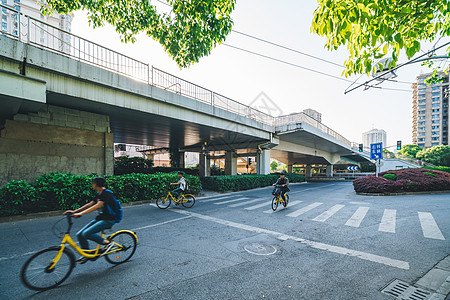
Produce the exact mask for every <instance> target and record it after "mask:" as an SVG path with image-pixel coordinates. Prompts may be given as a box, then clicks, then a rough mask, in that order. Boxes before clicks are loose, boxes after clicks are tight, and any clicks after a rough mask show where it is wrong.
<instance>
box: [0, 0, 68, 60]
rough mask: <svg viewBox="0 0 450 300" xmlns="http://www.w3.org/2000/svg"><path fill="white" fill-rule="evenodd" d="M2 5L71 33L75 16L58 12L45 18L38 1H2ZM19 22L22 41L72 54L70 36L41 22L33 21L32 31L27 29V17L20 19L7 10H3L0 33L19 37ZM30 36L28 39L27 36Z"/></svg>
mask: <svg viewBox="0 0 450 300" xmlns="http://www.w3.org/2000/svg"><path fill="white" fill-rule="evenodd" d="M1 3H2V4H3V5H5V6H8V7H10V8H11V9H14V10H16V11H18V12H20V13H22V14H24V15H28V16H30V17H32V18H35V19H36V20H39V21H42V22H45V23H47V24H50V25H51V26H54V27H56V28H57V29H63V30H65V31H68V32H70V30H71V25H72V19H73V14H70V15H59V14H57V13H56V12H55V13H53V14H52V15H48V16H44V15H42V14H41V11H40V4H38V1H36V0H1ZM19 22H20V23H21V28H20V29H21V30H22V32H20V36H21V39H29V40H30V41H31V42H32V43H37V44H40V45H42V46H47V47H49V48H52V49H54V50H59V51H62V52H66V53H69V52H70V43H71V41H70V36H69V35H68V34H65V33H63V32H61V31H59V30H55V29H54V28H53V27H51V26H46V25H43V24H42V23H40V22H36V21H33V20H31V21H30V23H31V26H30V31H28V30H26V29H25V26H27V25H28V20H27V19H25V17H23V16H22V17H19V15H18V14H17V13H15V12H14V11H12V10H8V9H6V8H3V7H2V9H1V23H2V24H1V28H0V33H1V34H6V35H12V36H16V37H18V36H19ZM28 34H30V36H29V37H28V36H27V35H28Z"/></svg>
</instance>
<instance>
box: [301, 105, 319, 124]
mask: <svg viewBox="0 0 450 300" xmlns="http://www.w3.org/2000/svg"><path fill="white" fill-rule="evenodd" d="M303 112H304V113H305V114H306V115H308V116H310V117H311V118H313V119H314V120H316V121H319V122H321V123H322V114H321V113H320V112H318V111H317V110H314V109H311V108H307V109H304V110H303Z"/></svg>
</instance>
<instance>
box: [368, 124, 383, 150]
mask: <svg viewBox="0 0 450 300" xmlns="http://www.w3.org/2000/svg"><path fill="white" fill-rule="evenodd" d="M362 143H363V145H364V149H370V144H375V143H383V147H386V146H387V144H386V131H384V130H383V129H372V130H369V131H366V132H363V134H362Z"/></svg>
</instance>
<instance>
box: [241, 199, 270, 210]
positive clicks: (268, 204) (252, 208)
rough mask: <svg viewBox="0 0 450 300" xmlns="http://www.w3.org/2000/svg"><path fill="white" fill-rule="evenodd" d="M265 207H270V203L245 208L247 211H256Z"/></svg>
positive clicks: (265, 202)
mask: <svg viewBox="0 0 450 300" xmlns="http://www.w3.org/2000/svg"><path fill="white" fill-rule="evenodd" d="M263 206H270V202H269V201H268V200H266V201H264V203H260V204H256V205H253V206H250V207H245V209H246V210H254V209H257V208H260V207H263Z"/></svg>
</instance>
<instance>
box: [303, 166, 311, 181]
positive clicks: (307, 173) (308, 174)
mask: <svg viewBox="0 0 450 300" xmlns="http://www.w3.org/2000/svg"><path fill="white" fill-rule="evenodd" d="M305 176H306V177H307V178H308V177H312V167H311V165H306V167H305Z"/></svg>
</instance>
